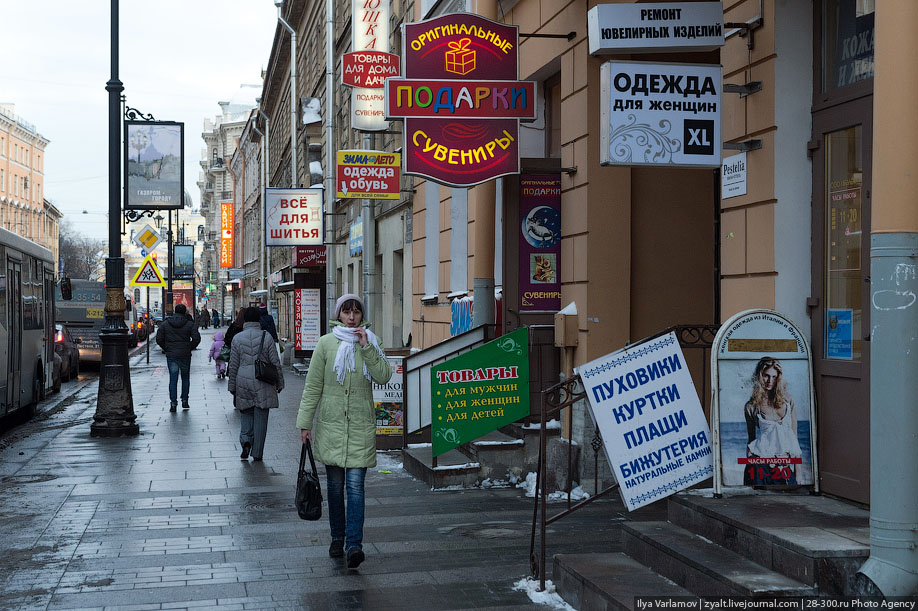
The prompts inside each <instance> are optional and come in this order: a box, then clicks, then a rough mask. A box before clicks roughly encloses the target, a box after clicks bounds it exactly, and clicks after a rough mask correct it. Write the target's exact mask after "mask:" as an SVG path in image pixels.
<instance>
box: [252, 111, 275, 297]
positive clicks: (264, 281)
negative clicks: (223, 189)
mask: <svg viewBox="0 0 918 611" xmlns="http://www.w3.org/2000/svg"><path fill="white" fill-rule="evenodd" d="M258 114H259V115H264V117H265V133H261V130H260V129H258V120H257V119H256V121H255V122H254V123H252V128H253V129H254V130H255V133H256V134H258V135H259V136H261V181H262V189H261V210H259V214H260V215H261V238H260V239H261V252H260V253H259V257H258V258H259V259H261V290H263V291H264V290H266V289H267V288H268V277H267V276H266V275H265V258H266V257H267V256H268V248H267V247H266V246H265V235H266V233H267V230H266V229H265V189H267V188H268V173H267V167H268V165H267V156H268V153H267V151H268V132H269V130H270V126H271V119H270V118H268V115H267V114H266V113H265V112H264V111H263V110H262V109H261V100H258Z"/></svg>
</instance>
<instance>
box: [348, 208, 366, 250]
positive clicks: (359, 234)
mask: <svg viewBox="0 0 918 611" xmlns="http://www.w3.org/2000/svg"><path fill="white" fill-rule="evenodd" d="M347 250H348V253H349V254H350V255H351V256H352V257H359V256H360V255H362V254H363V217H360V216H358V217H357V218H355V219H354V222H353V223H351V226H350V228H349V230H348V237H347Z"/></svg>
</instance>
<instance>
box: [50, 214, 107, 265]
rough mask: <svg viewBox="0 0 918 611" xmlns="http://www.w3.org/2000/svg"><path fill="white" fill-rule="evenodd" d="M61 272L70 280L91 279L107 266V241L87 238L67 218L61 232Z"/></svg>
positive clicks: (63, 221)
mask: <svg viewBox="0 0 918 611" xmlns="http://www.w3.org/2000/svg"><path fill="white" fill-rule="evenodd" d="M60 247H61V260H62V261H63V264H64V265H63V267H62V268H61V272H62V273H63V275H65V276H67V277H68V278H86V279H88V278H90V277H91V276H92V274H93V272H96V271H98V270H99V269H100V268H101V267H102V266H104V265H105V241H104V240H98V239H94V238H87V237H86V236H84V235H80V233H79V232H78V231H77V230H76V229H74V227H73V225H72V224H71V223H70V222H69V221H68V220H67V219H66V218H65V219H62V220H61V230H60Z"/></svg>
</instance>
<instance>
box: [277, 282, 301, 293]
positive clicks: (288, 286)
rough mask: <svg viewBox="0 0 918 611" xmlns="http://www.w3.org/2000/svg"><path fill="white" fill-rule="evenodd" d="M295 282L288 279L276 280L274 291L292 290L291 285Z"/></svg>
mask: <svg viewBox="0 0 918 611" xmlns="http://www.w3.org/2000/svg"><path fill="white" fill-rule="evenodd" d="M294 284H296V283H295V282H294V281H293V280H288V281H286V282H278V283H277V284H275V285H274V290H275V291H281V292H283V291H292V290H293V285H294Z"/></svg>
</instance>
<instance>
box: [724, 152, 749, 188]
mask: <svg viewBox="0 0 918 611" xmlns="http://www.w3.org/2000/svg"><path fill="white" fill-rule="evenodd" d="M739 195H746V151H743V152H742V153H740V154H739V155H731V156H730V157H725V158H724V161H723V163H722V164H721V166H720V199H729V198H731V197H737V196H739Z"/></svg>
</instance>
